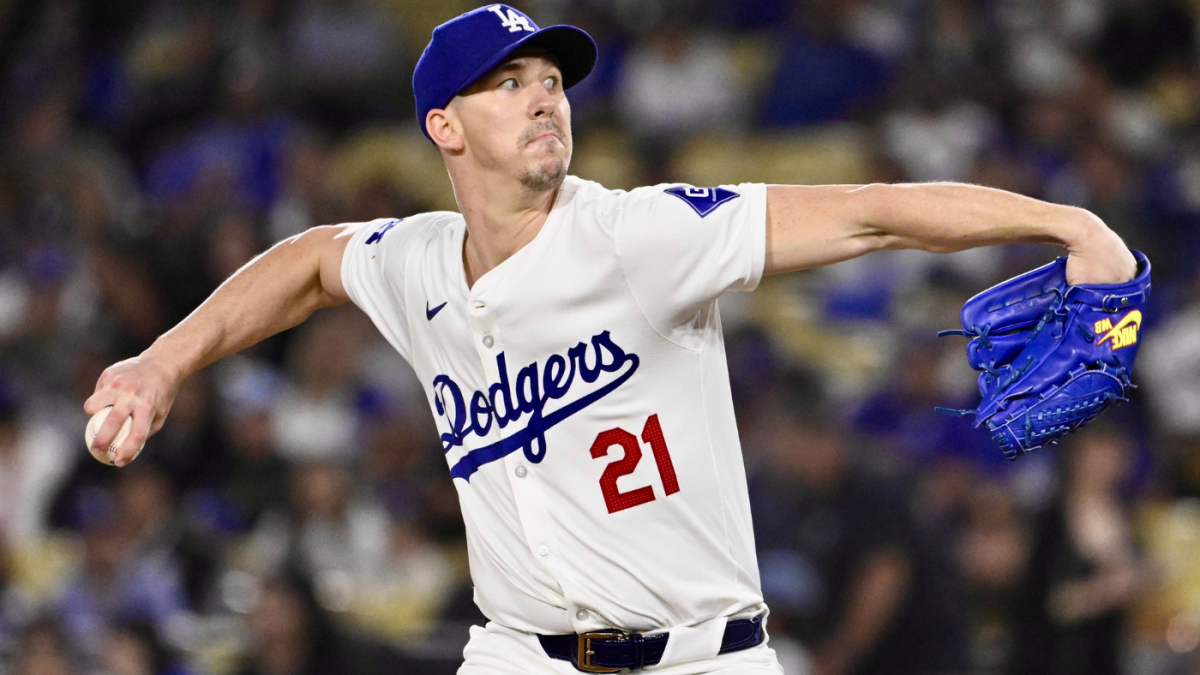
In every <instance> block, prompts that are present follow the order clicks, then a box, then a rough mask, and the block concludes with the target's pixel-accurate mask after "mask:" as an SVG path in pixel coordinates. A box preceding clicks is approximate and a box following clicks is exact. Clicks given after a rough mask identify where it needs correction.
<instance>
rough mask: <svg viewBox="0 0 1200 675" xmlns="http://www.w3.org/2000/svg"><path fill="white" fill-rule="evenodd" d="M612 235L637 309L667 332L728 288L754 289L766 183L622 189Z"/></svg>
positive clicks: (761, 246)
mask: <svg viewBox="0 0 1200 675" xmlns="http://www.w3.org/2000/svg"><path fill="white" fill-rule="evenodd" d="M623 202H624V203H623V204H622V206H621V207H620V210H619V211H618V212H617V213H615V214H614V215H616V218H615V227H614V239H615V244H616V249H617V255H618V256H619V257H620V258H621V263H622V265H623V267H624V270H625V274H626V277H627V278H628V280H629V283H630V285H631V287H632V289H633V293H634V295H635V296H636V297H637V300H638V304H639V305H640V306H641V309H642V312H643V313H644V314H645V315H646V317H647V319H648V320H650V322H651V323H652V324H654V325H655V328H656V329H657V330H659V331H660V332H662V333H664V334H666V333H669V332H673V331H674V329H675V328H676V327H678V326H681V325H683V324H687V323H690V322H691V321H692V320H693V319H694V318H695V317H696V315H697V314H698V313H699V312H700V311H702V310H704V309H705V308H706V307H708V306H709V305H710V304H711V303H712V301H713V300H715V299H716V298H717V297H719V296H720V295H721V294H722V293H725V292H727V291H751V290H754V289H755V288H756V287H757V286H758V282H759V280H760V279H761V278H762V273H763V262H764V259H765V256H766V238H767V234H766V230H767V188H766V185H763V184H760V183H743V184H741V185H723V186H720V187H716V188H696V187H691V186H687V185H679V186H671V185H659V186H654V187H647V188H639V189H637V190H634V191H632V192H630V193H628V195H626V197H625V199H624V200H623Z"/></svg>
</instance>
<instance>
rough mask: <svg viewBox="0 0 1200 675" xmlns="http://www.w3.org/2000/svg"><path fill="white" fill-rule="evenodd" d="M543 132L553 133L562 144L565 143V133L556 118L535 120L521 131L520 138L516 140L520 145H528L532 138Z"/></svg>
mask: <svg viewBox="0 0 1200 675" xmlns="http://www.w3.org/2000/svg"><path fill="white" fill-rule="evenodd" d="M545 133H552V134H554V136H555V138H557V139H558V140H559V141H560V142H561V143H562V144H563V145H566V144H567V135H566V134H565V133H564V132H563V128H562V126H560V125H559V123H558V122H557V121H556V120H546V121H545V122H537V123H535V124H534V125H533V126H531V127H529V128H528V129H526V130H525V131H524V132H522V133H521V138H520V140H519V141H518V143H519V145H520V146H521V147H525V146H526V145H529V142H530V141H532V140H533V139H535V138H537V137H538V136H541V135H542V134H545Z"/></svg>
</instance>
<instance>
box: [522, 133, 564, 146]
mask: <svg viewBox="0 0 1200 675" xmlns="http://www.w3.org/2000/svg"><path fill="white" fill-rule="evenodd" d="M545 140H555V141H558V142H559V143H562V139H561V138H559V137H558V134H556V133H553V132H548V133H544V134H541V135H539V136H534V137H533V138H532V139H530V141H529V143H527V144H526V145H533V144H534V143H540V142H542V141H545Z"/></svg>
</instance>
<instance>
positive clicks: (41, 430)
mask: <svg viewBox="0 0 1200 675" xmlns="http://www.w3.org/2000/svg"><path fill="white" fill-rule="evenodd" d="M516 4H518V6H520V7H521V8H522V9H525V10H526V11H528V12H530V13H531V14H532V16H533V17H534V18H535V19H537V20H538V21H539V23H541V25H543V26H545V25H550V24H552V23H555V22H558V21H569V22H571V23H574V24H576V25H579V26H581V27H583V28H585V29H587V30H588V31H590V32H591V33H592V35H594V36H595V37H596V39H597V41H598V42H599V43H600V47H601V60H600V63H599V64H598V67H597V69H596V71H595V72H594V73H593V75H592V76H591V78H590V79H588V80H587V81H585V82H584V83H583V84H581V85H579V86H578V87H577V88H576V89H574V90H572V91H571V92H570V100H571V103H572V110H573V117H574V130H575V142H576V152H575V159H574V164H573V167H572V169H573V173H576V174H578V175H581V176H583V177H586V178H592V179H595V180H599V181H600V182H602V183H604V184H606V185H608V186H609V187H614V188H627V187H632V186H635V185H640V184H648V183H654V182H660V181H686V182H691V183H693V184H697V185H712V184H716V183H733V182H739V181H745V180H749V181H766V182H778V183H827V182H848V183H857V182H867V181H929V180H960V181H971V182H976V183H980V184H985V185H992V186H996V187H1002V188H1006V189H1009V190H1014V191H1017V192H1021V193H1025V194H1029V195H1032V196H1036V197H1040V198H1043V199H1048V200H1052V201H1056V202H1061V203H1069V204H1077V205H1080V206H1085V207H1087V208H1089V209H1092V210H1093V211H1095V212H1096V213H1097V214H1099V215H1101V216H1102V217H1103V218H1104V219H1105V220H1106V221H1107V222H1108V223H1109V224H1110V225H1111V226H1112V227H1113V228H1115V229H1116V230H1117V231H1118V232H1119V233H1120V234H1121V235H1122V236H1124V237H1125V238H1126V240H1127V241H1128V242H1130V243H1131V245H1133V246H1136V247H1138V248H1141V249H1142V250H1144V251H1146V252H1147V253H1148V255H1149V256H1150V258H1151V260H1152V261H1153V262H1154V265H1155V290H1154V296H1153V298H1152V302H1153V309H1152V311H1151V312H1149V313H1148V316H1147V319H1146V323H1145V325H1144V329H1143V333H1142V335H1143V339H1144V341H1145V342H1146V343H1147V344H1145V345H1144V347H1143V348H1142V356H1141V362H1140V363H1139V370H1138V372H1137V373H1136V374H1135V379H1136V380H1137V381H1138V382H1139V384H1140V385H1141V388H1140V390H1139V392H1138V395H1137V396H1136V398H1135V399H1134V400H1133V401H1131V402H1130V403H1128V404H1126V405H1124V406H1123V407H1122V408H1120V409H1117V410H1115V411H1113V412H1112V413H1110V414H1109V415H1107V416H1106V418H1105V419H1103V420H1101V421H1100V422H1098V423H1097V424H1095V425H1094V426H1093V427H1092V428H1090V429H1089V430H1088V431H1087V432H1086V433H1080V434H1077V435H1076V436H1074V437H1072V438H1071V439H1069V442H1067V443H1065V444H1064V447H1062V448H1061V449H1058V448H1054V449H1049V450H1047V451H1043V452H1039V453H1037V454H1035V455H1033V456H1030V457H1027V458H1024V459H1022V460H1021V461H1018V462H1015V463H1011V464H1010V463H1007V462H1005V461H1004V460H1003V459H1002V458H1001V455H1000V453H999V451H998V450H996V449H995V448H994V447H993V446H992V445H991V444H990V441H989V440H988V438H987V437H986V436H985V435H983V434H981V433H980V432H978V431H976V430H975V429H973V428H971V426H970V422H969V420H963V419H957V418H951V417H944V416H939V415H936V414H935V413H934V412H933V407H934V406H935V405H943V406H954V405H960V406H962V407H970V406H971V404H972V403H973V396H974V395H975V391H974V389H973V387H974V384H973V375H974V374H973V373H972V372H971V371H970V370H969V369H967V367H966V365H965V359H964V358H963V356H962V348H963V343H962V341H961V339H960V338H947V339H944V340H942V341H937V340H935V339H933V338H932V336H933V334H934V333H935V332H936V331H937V330H939V329H942V328H950V327H953V326H954V325H955V324H956V320H957V314H956V312H957V309H958V307H960V306H961V304H962V302H963V301H964V300H965V299H966V298H967V297H969V296H970V295H971V294H973V293H974V292H977V291H978V290H981V289H982V288H984V287H986V286H988V285H991V284H992V283H995V282H997V281H999V280H1001V279H1004V278H1007V277H1008V276H1011V275H1013V274H1015V273H1018V272H1021V271H1024V270H1026V269H1029V268H1031V267H1033V266H1036V265H1038V264H1041V263H1043V262H1046V261H1048V260H1050V259H1051V257H1052V256H1053V255H1055V253H1056V252H1055V251H1054V250H1052V249H1050V248H1049V247H1041V246H1027V247H1008V248H994V249H988V250H980V251H972V252H966V253H963V254H956V255H952V256H933V255H928V254H921V253H915V252H913V253H910V252H904V253H900V252H895V253H880V254H873V255H871V256H869V257H867V258H865V259H861V260H858V261H854V262H851V263H845V264H842V265H838V266H836V267H833V268H829V269H827V270H822V271H820V272H813V273H805V274H797V275H792V276H788V277H779V278H771V279H767V280H764V283H763V286H762V288H761V289H760V290H759V291H758V292H756V293H754V294H751V295H747V296H745V297H732V296H731V297H727V298H725V299H723V300H722V310H723V312H724V319H725V324H726V328H727V334H728V349H729V361H730V371H731V376H732V379H733V385H734V392H735V395H736V404H737V408H738V414H739V424H740V426H741V428H742V438H743V446H744V452H745V457H746V463H747V467H748V471H749V474H750V477H751V495H752V500H753V506H754V515H755V520H756V525H757V530H758V531H757V540H758V545H759V556H760V567H761V573H762V580H763V587H764V592H765V594H766V596H767V599H768V601H769V603H770V604H771V607H772V613H771V620H770V628H771V634H772V644H773V645H774V646H776V648H777V649H778V651H779V653H780V655H781V657H782V658H783V660H784V662H785V663H786V664H787V667H788V668H789V670H788V672H789V673H793V674H799V673H806V672H815V673H818V674H820V675H841V674H846V675H849V674H850V673H862V674H866V673H881V674H882V673H889V674H898V675H904V674H908V673H913V674H917V673H922V674H930V675H932V674H935V673H940V674H950V673H1001V672H1009V673H1030V674H1035V673H1055V674H1063V673H1066V674H1073V673H1080V674H1084V673H1087V674H1092V675H1095V674H1103V673H1117V672H1125V673H1195V672H1198V671H1197V665H1196V661H1195V660H1194V659H1193V655H1194V653H1195V652H1196V651H1197V646H1198V645H1200V501H1197V498H1200V276H1198V274H1197V270H1198V267H1200V266H1198V265H1197V262H1198V260H1200V133H1198V129H1200V105H1198V104H1200V69H1198V68H1197V47H1198V45H1197V39H1196V26H1197V20H1198V18H1200V3H1197V2H1196V1H1195V0H800V1H798V2H797V1H792V0H693V1H686V0H678V1H675V0H529V1H528V2H523V3H516ZM471 6H472V5H471V4H470V3H467V2H464V1H463V0H440V1H439V2H436V3H434V2H427V1H426V0H376V1H371V0H240V1H234V0H107V1H106V2H89V1H87V0H0V91H2V92H3V93H2V95H0V119H2V122H0V673H3V674H5V675H8V674H12V675H18V674H19V675H66V674H68V673H109V674H112V675H149V674H150V673H156V674H159V675H162V674H166V673H170V674H172V675H185V674H186V675H193V674H194V675H228V674H232V673H246V674H250V673H254V674H258V675H321V674H324V673H351V674H356V673H362V674H364V675H366V674H369V673H382V672H388V673H393V674H401V673H434V674H436V673H442V672H445V673H450V672H453V671H454V669H455V667H456V664H457V663H458V662H459V660H460V658H461V647H462V645H463V643H464V642H465V640H466V626H467V625H469V624H470V623H471V622H480V621H482V618H481V617H479V616H478V612H477V610H476V609H475V608H474V605H473V604H472V602H471V589H470V584H469V580H468V578H467V573H466V569H465V567H466V565H465V552H464V541H463V535H462V523H461V518H460V515H459V512H458V505H457V499H456V495H455V489H454V486H453V484H452V483H451V481H450V479H449V477H448V475H447V470H446V468H445V466H444V463H443V460H442V457H441V453H439V452H438V442H437V436H436V433H435V427H434V424H433V420H432V418H431V416H430V413H429V412H428V406H427V405H426V402H425V400H424V396H423V394H422V393H421V390H420V387H419V383H417V382H416V381H415V378H414V376H413V375H412V374H411V372H410V371H409V370H408V369H407V366H406V365H404V364H403V362H401V361H400V359H399V357H398V356H397V355H395V354H394V353H393V352H392V351H391V349H390V348H389V347H388V346H387V345H386V344H385V343H384V342H383V341H382V339H381V338H380V337H379V336H378V335H377V334H376V332H375V330H374V329H373V327H372V326H371V325H370V324H369V322H368V321H367V320H366V319H365V318H364V317H363V316H362V315H361V314H360V313H358V312H357V310H354V309H352V308H338V309H334V310H326V311H324V312H322V313H320V314H318V315H317V316H316V317H314V318H313V320H311V321H309V322H308V323H307V324H305V325H303V326H301V327H299V328H297V329H294V330H292V331H289V332H287V333H284V334H282V335H280V336H277V337H276V338H273V339H270V340H268V341H267V342H265V343H263V344H261V345H259V346H257V347H255V348H253V349H251V350H249V351H248V352H247V353H245V354H242V355H239V356H237V357H234V358H231V359H228V360H227V361H226V362H223V363H220V364H218V365H216V366H214V367H212V368H210V369H208V370H207V371H205V372H203V373H201V374H200V375H199V376H197V377H195V378H193V380H192V381H190V382H189V383H188V384H187V385H186V387H185V388H184V390H183V391H182V392H181V393H180V395H179V398H178V400H177V401H176V403H175V407H174V410H173V412H172V413H171V417H170V419H169V421H168V423H167V425H166V426H165V427H164V429H163V431H162V432H161V433H160V434H159V435H158V436H156V437H155V438H153V439H152V440H151V441H150V443H149V444H148V445H147V448H146V451H145V453H144V454H143V455H142V458H141V459H139V460H138V462H137V463H135V464H134V465H133V466H131V467H130V468H128V469H125V470H122V471H117V470H113V469H109V468H107V467H104V466H101V465H100V464H99V463H97V462H94V461H92V460H91V459H89V458H88V457H87V453H86V451H85V450H84V447H83V444H82V440H81V436H82V431H83V428H84V424H85V422H86V417H85V415H84V414H83V412H82V410H81V408H80V406H81V403H82V401H83V400H84V399H85V398H86V397H87V396H88V395H89V394H90V393H91V391H92V388H93V386H94V383H95V381H96V378H97V376H98V375H99V373H100V371H101V370H102V369H103V368H104V367H105V366H107V365H108V364H110V363H112V362H115V361H116V360H119V359H122V358H126V357H129V356H133V355H136V354H137V353H138V352H139V351H140V350H141V349H143V348H144V347H146V346H147V345H148V344H149V343H150V342H151V341H152V340H153V339H154V338H155V337H156V336H157V335H158V334H160V333H161V332H162V331H164V330H166V329H167V328H169V327H170V326H171V325H173V324H174V323H175V322H177V321H178V320H180V319H182V318H183V317H184V316H186V315H187V313H188V312H189V311H190V310H191V309H193V308H194V307H195V306H196V305H197V304H198V303H199V302H200V301H202V300H203V299H204V298H205V297H206V296H207V294H208V293H209V292H211V291H212V290H213V289H214V288H215V287H216V285H217V284H218V283H220V282H221V280H223V279H224V278H226V277H227V276H228V275H229V274H231V273H232V272H233V271H234V270H236V269H237V268H238V267H239V266H240V265H242V264H243V263H245V262H246V261H247V260H249V259H250V258H251V257H252V256H253V255H255V254H256V253H257V252H259V251H261V250H263V249H264V248H265V247H266V246H268V245H269V244H271V243H273V242H275V241H278V240H280V239H282V238H284V237H287V236H290V235H292V234H295V233H297V232H300V231H303V230H304V229H305V228H307V227H310V226H312V225H315V224H321V223H331V222H343V221H359V220H367V219H371V218H375V217H383V216H404V215H407V214H411V213H415V212H419V211H423V210H428V209H442V208H450V209H452V208H454V201H453V195H452V192H451V191H450V186H449V182H448V180H447V179H446V176H445V172H444V170H443V169H442V167H441V165H440V160H439V159H438V156H437V154H436V152H435V151H434V150H433V148H432V147H430V145H429V144H428V142H427V141H425V140H424V139H423V138H422V137H421V135H420V133H419V131H417V128H416V126H415V125H414V123H413V120H412V109H413V104H412V100H411V94H410V85H409V82H410V75H411V69H412V67H413V64H414V63H415V60H416V58H417V57H418V56H419V54H420V51H421V49H422V48H423V47H424V45H425V42H426V40H427V39H428V35H429V32H430V30H431V29H432V27H433V26H435V25H436V24H438V23H440V22H441V21H443V20H445V19H447V18H449V17H451V16H454V15H456V14H458V13H459V12H461V11H464V10H466V9H469V8H470V7H471Z"/></svg>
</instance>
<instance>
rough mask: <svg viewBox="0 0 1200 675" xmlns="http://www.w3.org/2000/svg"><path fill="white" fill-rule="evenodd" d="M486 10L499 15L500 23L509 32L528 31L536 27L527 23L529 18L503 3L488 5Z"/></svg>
mask: <svg viewBox="0 0 1200 675" xmlns="http://www.w3.org/2000/svg"><path fill="white" fill-rule="evenodd" d="M488 11H490V12H492V13H494V14H495V15H496V16H498V17H500V25H501V26H504V27H505V28H507V29H508V32H510V33H516V32H518V31H523V30H527V31H529V32H530V33H532V32H534V31H536V30H537V29H536V28H534V27H533V26H531V25H529V18H528V17H524V16H521V15H520V14H518V13H517V12H516V10H514V9H511V8H509V7H505V6H503V5H492V6H491V7H488Z"/></svg>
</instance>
